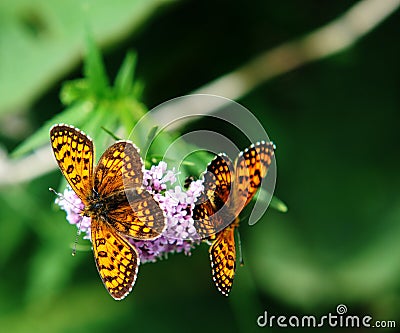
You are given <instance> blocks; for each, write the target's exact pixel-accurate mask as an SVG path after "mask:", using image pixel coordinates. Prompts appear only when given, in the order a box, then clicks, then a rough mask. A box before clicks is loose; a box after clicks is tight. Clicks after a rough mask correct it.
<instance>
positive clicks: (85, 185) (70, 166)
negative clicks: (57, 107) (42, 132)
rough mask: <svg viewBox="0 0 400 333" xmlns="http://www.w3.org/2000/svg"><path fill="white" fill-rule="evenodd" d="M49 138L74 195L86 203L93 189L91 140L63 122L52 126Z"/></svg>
mask: <svg viewBox="0 0 400 333" xmlns="http://www.w3.org/2000/svg"><path fill="white" fill-rule="evenodd" d="M50 139H51V146H52V148H53V153H54V156H55V158H56V161H57V163H58V166H59V167H60V170H61V172H62V174H63V175H64V177H65V179H66V180H67V181H68V184H69V185H70V186H71V188H72V189H73V190H74V192H75V193H76V195H77V196H78V197H79V198H80V199H81V200H82V202H83V203H84V204H85V205H87V204H88V201H87V200H88V198H89V197H90V196H91V195H92V189H93V159H94V148H93V142H92V140H91V139H90V138H89V137H88V136H87V135H86V134H85V133H83V132H81V131H80V130H78V129H76V128H74V127H72V126H69V125H65V124H59V125H55V126H53V127H52V128H51V130H50Z"/></svg>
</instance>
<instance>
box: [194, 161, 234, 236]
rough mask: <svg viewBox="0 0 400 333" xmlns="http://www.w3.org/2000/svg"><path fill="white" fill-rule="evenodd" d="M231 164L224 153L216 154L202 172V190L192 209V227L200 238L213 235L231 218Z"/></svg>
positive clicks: (230, 220) (229, 221)
mask: <svg viewBox="0 0 400 333" xmlns="http://www.w3.org/2000/svg"><path fill="white" fill-rule="evenodd" d="M232 174H233V164H232V162H231V161H230V159H229V158H228V157H227V156H226V155H223V154H221V155H218V156H216V157H215V158H214V159H213V160H212V161H211V163H210V164H209V165H208V166H207V170H206V172H205V173H204V182H203V185H204V192H203V194H202V195H201V196H200V198H199V199H198V201H197V202H196V204H195V207H194V209H193V220H194V227H195V228H196V232H197V234H198V236H199V237H200V238H207V237H210V236H213V235H215V233H217V232H218V231H220V230H222V229H223V228H224V227H226V226H227V225H228V224H229V223H231V222H232V221H233V220H232V218H231V216H230V214H229V213H230V212H229V208H228V207H227V206H226V205H225V204H226V203H227V201H228V200H229V195H230V191H231V186H232Z"/></svg>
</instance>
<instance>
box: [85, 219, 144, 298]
mask: <svg viewBox="0 0 400 333" xmlns="http://www.w3.org/2000/svg"><path fill="white" fill-rule="evenodd" d="M91 232H92V241H93V253H94V259H95V261H96V266H97V270H98V271H99V274H100V277H101V279H102V281H103V283H104V286H105V287H106V289H107V290H108V292H109V293H110V295H111V296H112V297H113V298H114V299H116V300H121V299H123V298H124V297H125V296H127V295H128V294H129V293H130V291H131V290H132V288H133V285H134V284H135V281H136V277H137V273H138V267H139V255H138V252H137V250H136V249H135V247H133V246H132V245H131V244H130V243H129V242H128V241H127V240H126V239H125V238H123V236H121V235H120V234H118V233H117V232H116V231H115V230H114V229H112V228H109V226H108V225H107V224H106V223H102V222H100V221H98V220H96V219H92V224H91Z"/></svg>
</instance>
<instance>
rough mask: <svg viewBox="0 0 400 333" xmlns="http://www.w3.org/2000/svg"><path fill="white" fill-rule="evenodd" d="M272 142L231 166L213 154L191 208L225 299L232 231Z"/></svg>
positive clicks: (232, 262)
mask: <svg viewBox="0 0 400 333" xmlns="http://www.w3.org/2000/svg"><path fill="white" fill-rule="evenodd" d="M274 150H275V146H274V144H273V143H272V142H264V141H261V142H258V143H256V144H255V145H251V146H250V147H249V148H247V149H245V150H244V151H243V152H241V153H240V154H239V156H238V157H237V159H236V161H235V163H232V161H231V160H230V159H229V157H228V156H226V155H225V154H219V155H217V156H216V157H215V158H214V159H213V160H212V161H211V163H210V164H209V165H208V166H207V170H206V171H205V173H204V174H203V180H204V183H203V184H204V191H203V193H202V195H201V196H200V197H199V199H198V200H197V202H196V204H195V207H194V209H193V220H194V226H195V228H196V231H197V234H198V235H199V237H200V238H202V239H208V240H210V241H211V242H212V243H211V246H210V248H209V255H210V261H211V270H212V277H213V280H214V283H215V285H216V287H217V289H218V290H219V291H220V292H221V293H222V294H223V295H225V296H228V295H229V292H230V291H231V289H232V284H233V278H234V275H235V269H236V248H235V235H234V234H235V229H236V228H237V227H238V226H239V217H238V216H239V214H240V213H241V211H242V210H243V208H244V207H245V206H246V205H247V204H248V203H249V202H250V201H251V199H252V198H253V197H254V195H255V194H256V192H257V190H258V188H259V187H260V186H261V182H262V180H263V178H265V177H266V175H267V172H268V169H269V167H270V165H271V163H272V159H273V157H274Z"/></svg>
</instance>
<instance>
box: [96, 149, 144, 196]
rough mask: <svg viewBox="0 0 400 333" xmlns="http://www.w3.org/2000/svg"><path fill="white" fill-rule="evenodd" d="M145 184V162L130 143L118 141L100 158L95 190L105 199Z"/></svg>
mask: <svg viewBox="0 0 400 333" xmlns="http://www.w3.org/2000/svg"><path fill="white" fill-rule="evenodd" d="M142 182H143V161H142V159H141V157H140V155H139V150H138V148H136V147H135V145H134V144H133V143H132V142H130V141H117V142H116V143H114V144H113V145H111V146H110V147H109V148H108V149H107V150H106V151H105V152H104V153H103V155H102V156H101V157H100V160H99V163H98V164H97V166H96V170H95V176H94V189H95V191H96V192H97V193H99V194H101V195H102V196H103V197H107V196H108V195H110V194H112V193H115V192H118V191H124V190H126V189H129V188H139V187H141V186H142Z"/></svg>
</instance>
